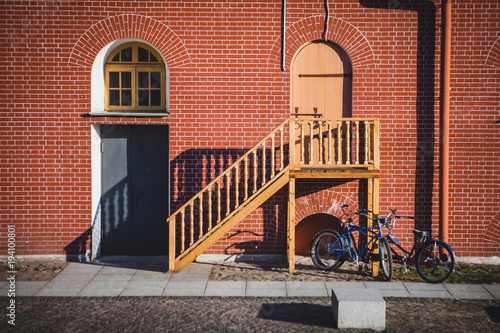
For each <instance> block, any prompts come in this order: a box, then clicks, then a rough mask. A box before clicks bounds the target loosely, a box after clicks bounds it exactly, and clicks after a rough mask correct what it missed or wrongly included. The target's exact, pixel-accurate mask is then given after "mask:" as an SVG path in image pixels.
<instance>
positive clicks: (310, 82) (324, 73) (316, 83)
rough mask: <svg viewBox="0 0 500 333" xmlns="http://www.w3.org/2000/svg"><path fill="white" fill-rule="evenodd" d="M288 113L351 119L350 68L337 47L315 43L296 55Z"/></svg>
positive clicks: (340, 49) (292, 71) (342, 52)
mask: <svg viewBox="0 0 500 333" xmlns="http://www.w3.org/2000/svg"><path fill="white" fill-rule="evenodd" d="M291 89H292V91H291V108H292V109H291V113H292V114H313V113H318V114H321V115H323V117H325V118H331V119H332V118H333V119H334V118H341V117H351V116H352V66H351V60H350V59H349V56H348V55H347V53H346V52H345V51H344V50H343V49H342V48H341V47H340V46H338V45H337V44H333V43H328V42H325V41H314V42H310V43H308V44H306V45H305V46H303V47H302V48H301V49H300V50H299V51H297V53H296V55H295V57H294V59H293V64H292V70H291Z"/></svg>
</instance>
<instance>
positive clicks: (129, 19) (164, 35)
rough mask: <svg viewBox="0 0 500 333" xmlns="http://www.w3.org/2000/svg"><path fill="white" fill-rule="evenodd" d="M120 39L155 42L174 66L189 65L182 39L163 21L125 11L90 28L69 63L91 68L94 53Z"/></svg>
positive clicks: (79, 40)
mask: <svg viewBox="0 0 500 333" xmlns="http://www.w3.org/2000/svg"><path fill="white" fill-rule="evenodd" d="M123 38H138V39H142V40H144V41H146V42H149V43H151V44H152V45H154V46H155V47H156V48H157V49H158V51H160V52H161V53H162V54H163V56H164V57H165V60H166V62H167V65H168V67H170V68H175V67H181V66H186V65H189V64H191V59H190V56H189V53H188V51H187V49H186V47H185V45H184V43H183V42H182V41H181V39H180V38H179V37H178V36H177V35H176V34H175V32H174V31H173V30H172V29H170V28H169V27H168V26H166V25H165V24H163V23H161V22H159V21H156V20H154V19H152V18H149V17H147V16H141V15H136V14H124V15H118V16H113V17H109V18H106V19H104V20H102V21H100V22H97V23H96V24H94V25H93V26H92V27H90V28H89V29H88V30H87V31H86V32H85V33H84V34H83V35H82V36H81V37H80V38H79V39H78V41H77V42H76V44H75V46H74V47H73V50H72V51H71V55H70V57H69V63H70V64H73V65H77V66H83V67H92V64H93V62H94V59H95V58H96V56H97V54H98V53H99V52H100V51H101V50H102V49H103V48H104V47H105V46H106V45H107V44H109V43H111V42H113V41H116V40H119V39H123Z"/></svg>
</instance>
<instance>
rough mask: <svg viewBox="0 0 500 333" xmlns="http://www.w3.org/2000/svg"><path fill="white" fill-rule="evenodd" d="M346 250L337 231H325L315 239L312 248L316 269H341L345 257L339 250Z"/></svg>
mask: <svg viewBox="0 0 500 333" xmlns="http://www.w3.org/2000/svg"><path fill="white" fill-rule="evenodd" d="M342 249H344V241H343V239H342V238H340V235H339V233H338V232H336V231H335V230H324V231H321V232H320V233H319V234H317V235H316V237H314V240H313V242H312V246H311V258H312V261H313V263H314V266H316V268H318V269H321V270H332V269H336V268H338V267H340V265H342V264H343V263H344V261H345V256H342V255H340V254H339V252H338V250H342Z"/></svg>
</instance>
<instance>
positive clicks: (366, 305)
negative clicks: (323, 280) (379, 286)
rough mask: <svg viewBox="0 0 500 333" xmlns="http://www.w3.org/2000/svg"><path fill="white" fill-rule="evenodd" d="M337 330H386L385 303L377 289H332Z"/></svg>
mask: <svg viewBox="0 0 500 333" xmlns="http://www.w3.org/2000/svg"><path fill="white" fill-rule="evenodd" d="M332 311H333V317H334V320H335V323H336V325H337V328H341V329H342V328H360V329H372V330H377V331H380V330H384V329H385V301H384V299H383V298H382V296H381V295H380V292H379V291H378V290H375V289H366V288H352V289H341V288H339V289H332Z"/></svg>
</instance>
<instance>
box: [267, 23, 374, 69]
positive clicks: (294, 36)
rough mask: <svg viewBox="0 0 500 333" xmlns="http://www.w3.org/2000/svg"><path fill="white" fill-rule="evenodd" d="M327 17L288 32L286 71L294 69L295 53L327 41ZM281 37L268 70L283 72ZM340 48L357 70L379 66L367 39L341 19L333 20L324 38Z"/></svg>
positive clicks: (300, 24) (274, 48)
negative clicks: (325, 26) (309, 44)
mask: <svg viewBox="0 0 500 333" xmlns="http://www.w3.org/2000/svg"><path fill="white" fill-rule="evenodd" d="M323 31H324V16H319V15H318V16H312V17H308V18H305V19H302V20H300V21H297V22H295V23H293V24H292V25H290V26H289V27H288V28H287V29H286V32H285V36H286V37H285V38H286V40H285V47H286V51H285V52H286V53H285V68H286V70H287V71H288V70H289V69H290V65H291V61H292V59H293V57H294V55H295V53H296V52H297V51H298V50H299V49H300V48H301V47H302V46H303V45H304V44H306V43H308V42H311V41H313V40H319V39H323ZM280 38H281V37H278V38H277V39H276V41H275V42H274V44H273V46H272V48H271V52H270V53H269V59H268V68H270V69H275V70H279V69H280V65H281V40H280ZM324 38H325V39H326V40H328V41H331V42H334V43H336V44H338V45H340V46H341V47H342V48H344V50H345V51H346V52H347V54H348V55H349V57H350V58H351V62H352V66H353V68H360V67H368V66H376V60H375V54H374V52H373V49H372V47H371V45H370V43H369V42H368V40H367V39H366V37H365V36H364V35H363V34H362V33H361V31H359V29H358V28H356V27H355V26H354V25H352V24H350V23H348V22H346V21H344V20H341V19H338V18H332V19H330V20H329V24H328V29H327V32H326V34H325V37H324Z"/></svg>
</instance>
